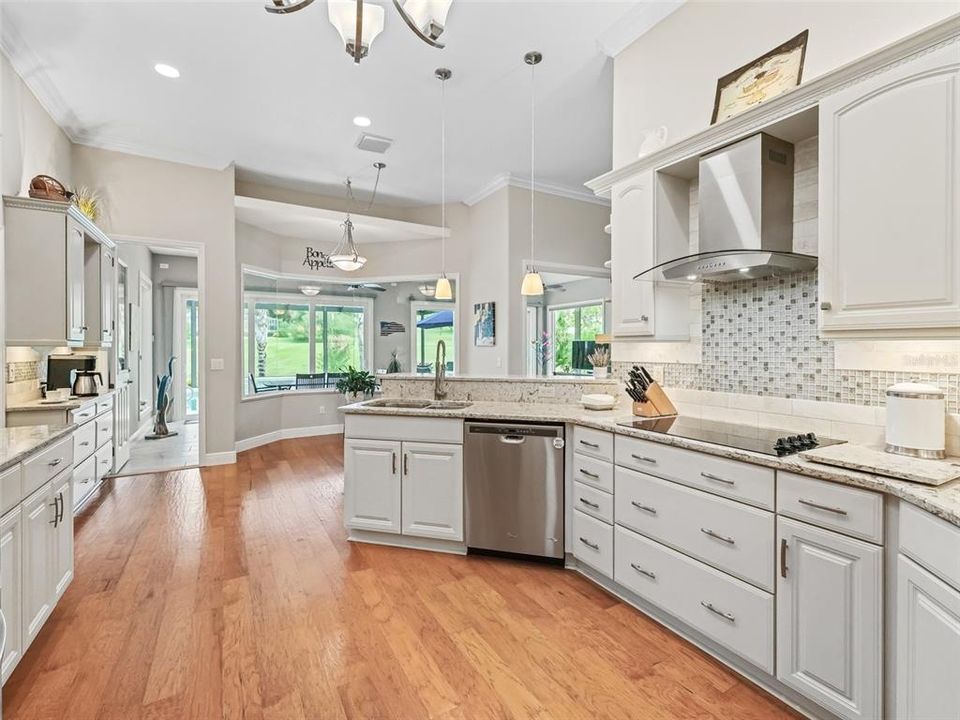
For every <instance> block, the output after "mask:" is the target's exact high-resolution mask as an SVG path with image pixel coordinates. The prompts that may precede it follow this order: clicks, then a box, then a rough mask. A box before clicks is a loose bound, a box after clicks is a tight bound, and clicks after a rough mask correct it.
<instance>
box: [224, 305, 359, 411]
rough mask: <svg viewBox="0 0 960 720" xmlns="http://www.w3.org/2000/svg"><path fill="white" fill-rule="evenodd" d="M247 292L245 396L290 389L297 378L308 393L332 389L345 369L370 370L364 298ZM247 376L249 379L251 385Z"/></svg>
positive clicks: (244, 338) (244, 339) (293, 386)
mask: <svg viewBox="0 0 960 720" xmlns="http://www.w3.org/2000/svg"><path fill="white" fill-rule="evenodd" d="M342 303H344V300H343V298H333V297H320V296H318V297H314V298H304V297H302V296H301V297H297V296H292V295H291V296H283V295H282V294H273V295H264V294H259V293H254V292H248V293H245V297H244V306H243V323H244V327H243V369H244V379H243V388H244V394H245V395H250V394H254V393H258V392H264V391H275V390H294V389H296V387H297V375H307V374H311V375H322V376H323V377H320V378H313V379H312V380H311V381H310V384H309V388H310V389H317V388H333V387H334V386H335V385H336V382H337V379H338V378H339V377H340V374H341V373H342V372H343V371H345V370H346V368H347V366H353V367H355V368H363V369H368V368H369V366H370V363H371V358H370V357H369V355H370V352H369V347H370V343H371V342H372V337H371V335H370V333H371V332H372V329H371V321H370V319H369V318H370V317H372V314H373V305H372V302H371V301H369V300H367V299H360V298H358V299H356V300H353V299H351V300H350V301H349V304H342ZM251 376H253V378H252V380H251Z"/></svg>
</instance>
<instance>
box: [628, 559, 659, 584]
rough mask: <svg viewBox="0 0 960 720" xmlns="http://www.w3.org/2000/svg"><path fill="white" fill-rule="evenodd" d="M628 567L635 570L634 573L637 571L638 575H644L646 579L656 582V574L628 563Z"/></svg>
mask: <svg viewBox="0 0 960 720" xmlns="http://www.w3.org/2000/svg"><path fill="white" fill-rule="evenodd" d="M630 567H632V568H633V569H634V570H636V571H637V572H638V573H640V574H641V575H646V576H647V577H648V578H650V579H651V580H656V579H657V574H656V573H652V572H650V571H649V570H644V569H643V568H642V567H640V566H639V565H637V564H636V563H630Z"/></svg>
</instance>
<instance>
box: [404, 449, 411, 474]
mask: <svg viewBox="0 0 960 720" xmlns="http://www.w3.org/2000/svg"><path fill="white" fill-rule="evenodd" d="M403 474H404V475H409V474H410V459H409V456H408V455H407V454H406V453H404V454H403Z"/></svg>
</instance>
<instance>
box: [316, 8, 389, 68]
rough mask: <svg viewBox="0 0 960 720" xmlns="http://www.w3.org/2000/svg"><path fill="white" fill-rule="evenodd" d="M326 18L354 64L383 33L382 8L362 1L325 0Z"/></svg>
mask: <svg viewBox="0 0 960 720" xmlns="http://www.w3.org/2000/svg"><path fill="white" fill-rule="evenodd" d="M327 17H329V18H330V24H331V25H333V27H334V28H336V30H337V33H339V35H340V40H341V41H342V42H343V46H344V49H345V50H346V51H347V54H348V55H350V56H352V57H353V58H354V62H360V58H364V57H366V56H367V54H368V53H369V52H370V46H371V45H373V41H374V40H375V39H376V37H377V35H379V34H380V33H382V32H383V18H384V12H383V7H382V6H380V5H374V4H373V3H365V2H363V0H327ZM358 33H359V35H360V38H359V41H358V39H357V34H358Z"/></svg>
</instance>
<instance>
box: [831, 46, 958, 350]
mask: <svg viewBox="0 0 960 720" xmlns="http://www.w3.org/2000/svg"><path fill="white" fill-rule="evenodd" d="M819 124H820V190H819V194H820V248H819V255H820V265H819V282H820V307H821V325H820V327H821V330H823V331H824V332H825V333H827V334H830V333H836V332H843V333H847V334H859V335H884V334H899V335H903V334H904V333H909V334H915V335H932V336H935V335H951V336H953V337H956V332H957V328H958V327H960V42H952V43H949V44H947V45H946V46H944V47H941V48H940V49H938V50H935V51H932V52H929V53H926V54H923V55H920V56H919V57H917V58H915V59H912V60H910V61H907V62H904V63H902V64H899V65H896V66H894V67H892V68H891V69H889V70H886V71H884V72H881V73H878V74H874V75H871V76H869V77H867V78H866V79H864V80H862V81H860V82H855V83H854V84H852V85H850V86H849V87H847V88H845V89H842V90H840V91H839V92H836V93H834V94H832V95H829V96H828V97H826V98H824V99H823V100H821V101H820V123H819Z"/></svg>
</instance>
